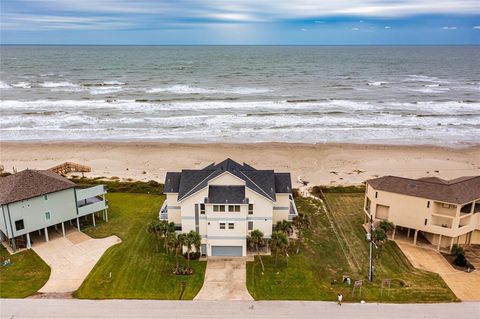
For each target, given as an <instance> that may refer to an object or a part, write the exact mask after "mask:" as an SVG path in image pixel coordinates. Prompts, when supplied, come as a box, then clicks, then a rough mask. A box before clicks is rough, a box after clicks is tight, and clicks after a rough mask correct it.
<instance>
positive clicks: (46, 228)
mask: <svg viewBox="0 0 480 319" xmlns="http://www.w3.org/2000/svg"><path fill="white" fill-rule="evenodd" d="M44 230H45V241H48V227H45V229H44Z"/></svg>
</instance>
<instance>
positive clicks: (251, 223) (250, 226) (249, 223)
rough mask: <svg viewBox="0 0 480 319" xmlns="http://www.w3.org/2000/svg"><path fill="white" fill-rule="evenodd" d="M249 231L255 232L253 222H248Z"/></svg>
mask: <svg viewBox="0 0 480 319" xmlns="http://www.w3.org/2000/svg"><path fill="white" fill-rule="evenodd" d="M248 230H253V222H248Z"/></svg>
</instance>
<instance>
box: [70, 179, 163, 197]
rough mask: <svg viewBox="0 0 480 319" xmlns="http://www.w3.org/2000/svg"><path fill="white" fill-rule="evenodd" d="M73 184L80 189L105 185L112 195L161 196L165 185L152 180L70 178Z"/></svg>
mask: <svg viewBox="0 0 480 319" xmlns="http://www.w3.org/2000/svg"><path fill="white" fill-rule="evenodd" d="M70 180H71V181H72V182H74V183H75V184H77V185H78V186H79V187H91V186H95V185H100V184H103V185H105V186H106V187H107V191H108V192H111V193H142V194H155V195H161V194H162V193H163V184H160V183H158V182H156V181H153V180H150V181H148V182H140V181H137V182H121V181H118V180H114V181H109V180H100V179H99V178H98V177H97V178H85V177H82V178H70Z"/></svg>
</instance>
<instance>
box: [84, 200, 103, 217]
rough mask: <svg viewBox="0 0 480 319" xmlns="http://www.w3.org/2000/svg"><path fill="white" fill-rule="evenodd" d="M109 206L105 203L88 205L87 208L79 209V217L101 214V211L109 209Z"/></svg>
mask: <svg viewBox="0 0 480 319" xmlns="http://www.w3.org/2000/svg"><path fill="white" fill-rule="evenodd" d="M107 208H108V205H107V203H106V202H105V201H103V200H102V201H99V202H95V203H93V204H88V205H85V206H81V207H78V215H79V216H85V215H88V214H93V213H95V212H99V211H101V210H104V209H107Z"/></svg>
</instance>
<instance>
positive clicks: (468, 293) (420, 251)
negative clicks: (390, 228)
mask: <svg viewBox="0 0 480 319" xmlns="http://www.w3.org/2000/svg"><path fill="white" fill-rule="evenodd" d="M397 245H398V247H400V249H401V250H402V251H403V253H404V254H405V256H407V258H408V260H409V261H410V262H411V263H412V265H413V266H414V267H416V268H420V269H424V270H428V271H431V272H435V273H437V274H439V275H440V276H441V277H442V278H443V280H444V281H445V283H446V284H447V285H448V287H450V289H452V291H453V293H454V294H455V295H456V296H457V297H458V298H459V299H461V300H464V301H465V300H470V301H471V300H480V270H478V269H477V270H475V271H474V272H471V273H466V272H463V271H459V270H456V269H455V268H453V267H452V266H451V265H450V264H449V263H448V261H446V260H445V258H443V256H441V255H440V253H439V252H437V251H436V250H433V249H429V248H422V247H419V246H414V245H412V244H408V243H404V242H399V241H397Z"/></svg>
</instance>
